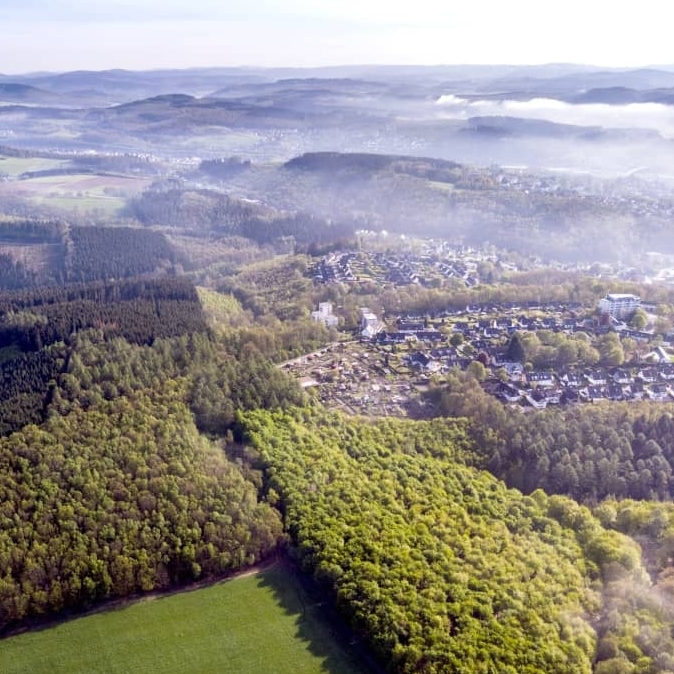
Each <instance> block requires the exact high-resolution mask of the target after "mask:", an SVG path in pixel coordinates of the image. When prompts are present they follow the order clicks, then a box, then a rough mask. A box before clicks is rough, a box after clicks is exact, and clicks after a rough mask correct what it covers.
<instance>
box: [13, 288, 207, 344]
mask: <svg viewBox="0 0 674 674" xmlns="http://www.w3.org/2000/svg"><path fill="white" fill-rule="evenodd" d="M0 317H1V318H0V345H1V346H10V345H12V344H18V345H19V346H20V348H21V349H23V350H26V351H28V350H38V349H40V348H42V346H43V345H48V344H51V343H53V342H57V341H64V340H66V339H67V338H68V337H69V336H70V335H71V334H72V333H73V332H76V331H78V330H84V329H86V328H98V329H100V330H103V331H104V332H105V333H107V334H111V335H121V336H123V337H125V338H126V339H128V340H129V341H132V342H135V343H150V342H152V341H153V340H155V339H157V338H159V337H168V336H171V335H179V334H184V333H187V332H195V331H203V330H206V323H205V320H204V316H203V312H202V310H201V305H200V303H199V297H198V295H197V292H196V289H195V288H194V286H193V285H192V283H191V282H190V281H189V280H188V279H186V278H181V277H164V278H160V279H133V280H124V281H118V282H114V283H101V282H99V283H91V284H83V285H70V286H50V287H41V288H39V289H37V290H35V291H32V292H30V291H21V292H16V293H2V294H0Z"/></svg>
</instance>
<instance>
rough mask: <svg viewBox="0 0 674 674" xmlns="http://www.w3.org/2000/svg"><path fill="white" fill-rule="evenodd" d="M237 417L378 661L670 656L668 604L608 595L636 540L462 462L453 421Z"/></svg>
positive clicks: (596, 663) (534, 663)
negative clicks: (509, 487)
mask: <svg viewBox="0 0 674 674" xmlns="http://www.w3.org/2000/svg"><path fill="white" fill-rule="evenodd" d="M237 431H238V434H239V436H240V437H241V438H242V439H243V440H244V441H246V442H247V443H248V445H249V449H248V452H249V453H248V457H249V460H250V461H252V462H253V465H259V466H261V467H263V468H264V470H265V475H266V489H267V492H266V498H267V500H268V501H270V502H276V501H278V502H279V504H280V506H281V508H282V510H283V513H284V518H285V524H286V527H287V530H288V532H289V534H290V536H291V539H292V541H293V543H294V545H295V550H296V554H297V557H298V560H299V562H300V564H301V566H302V568H303V569H304V570H305V571H307V572H309V573H312V574H313V575H314V577H315V578H316V579H317V580H318V581H319V582H321V583H322V584H323V585H324V587H325V588H326V589H327V590H328V591H329V592H330V593H331V595H332V596H333V597H334V600H335V602H336V604H337V606H338V608H339V609H340V611H341V612H342V613H343V615H344V616H345V617H346V618H347V619H348V620H349V621H350V623H351V625H352V626H353V628H354V629H356V630H357V631H358V632H359V633H360V634H361V635H362V636H363V637H364V638H365V639H366V640H367V642H368V643H369V644H370V646H371V647H372V649H373V651H374V652H375V654H376V655H377V657H378V658H379V659H380V661H381V663H382V664H383V665H384V666H385V667H386V668H387V670H388V671H391V672H410V673H411V672H434V673H438V674H439V673H440V672H442V673H443V674H447V673H452V672H455V673H457V674H458V673H459V672H460V673H461V674H468V673H470V672H491V671H494V672H504V673H508V674H516V673H519V672H525V671H526V672H529V673H530V674H536V673H540V674H543V673H545V674H551V673H554V672H559V673H560V674H568V673H569V672H574V673H588V674H589V672H591V671H595V672H602V673H604V674H606V673H608V672H618V671H653V672H656V671H665V667H664V666H663V665H666V664H667V662H671V661H672V655H673V654H674V642H673V641H672V637H671V634H670V630H669V625H670V622H669V621H670V619H671V617H672V616H671V614H670V612H669V610H663V609H662V607H660V606H656V605H654V604H649V605H648V606H646V602H644V601H635V602H634V604H632V605H630V604H629V602H628V601H623V599H621V598H624V597H625V596H627V595H626V594H625V589H626V587H631V588H632V590H631V594H630V595H629V596H630V598H631V599H630V600H635V598H636V595H637V594H638V593H639V592H641V591H643V590H645V589H646V588H647V587H648V586H649V584H650V582H649V579H648V577H647V575H646V574H645V572H644V569H643V567H642V566H641V563H640V557H639V548H638V546H637V545H636V544H635V543H634V542H633V541H631V540H629V539H628V538H626V537H623V536H621V535H618V534H616V533H615V532H611V531H608V530H606V529H604V528H603V527H602V526H601V524H600V523H599V521H598V520H597V519H595V518H594V517H593V516H592V515H591V513H590V511H589V510H588V509H587V508H584V507H581V506H579V505H578V504H576V503H574V502H573V501H571V500H570V499H568V498H566V497H562V496H552V497H548V496H546V495H545V494H544V493H543V492H542V491H537V492H535V493H534V494H532V496H530V497H529V496H523V495H522V494H521V493H520V492H518V491H515V490H508V489H506V488H505V487H504V485H503V484H502V483H501V482H498V481H497V480H496V479H494V478H493V477H492V476H490V475H488V474H487V473H485V472H479V471H477V470H475V469H472V468H469V467H466V466H465V465H463V462H464V460H466V459H469V457H470V455H471V452H472V451H473V450H472V443H471V442H470V441H469V439H468V436H467V435H466V433H465V426H464V424H463V422H461V421H439V420H436V421H433V422H406V421H400V420H398V421H396V420H385V421H384V420H382V421H378V422H372V421H365V420H358V419H353V418H351V419H348V420H345V418H344V417H341V416H339V415H334V414H327V413H323V412H319V411H317V410H314V411H309V410H298V411H296V412H293V413H290V414H288V413H273V414H272V413H269V412H262V411H256V412H253V413H249V414H244V415H241V416H240V417H239V426H238V427H237ZM590 588H591V589H590ZM616 611H620V613H619V614H617V615H616V614H615V612H616ZM661 611H662V612H661ZM636 663H638V666H639V668H640V669H634V667H635V665H636ZM621 667H622V669H620V668H621ZM641 668H643V669H641Z"/></svg>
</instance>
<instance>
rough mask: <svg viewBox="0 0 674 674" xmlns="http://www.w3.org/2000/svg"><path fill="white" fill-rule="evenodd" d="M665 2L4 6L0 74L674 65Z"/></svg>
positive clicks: (360, 0) (18, 1)
mask: <svg viewBox="0 0 674 674" xmlns="http://www.w3.org/2000/svg"><path fill="white" fill-rule="evenodd" d="M669 18H670V17H669V11H668V3H666V2H664V1H663V0H639V2H634V0H631V1H630V0H625V1H624V2H621V1H619V0H618V1H616V0H564V1H563V2H562V1H561V0H557V1H556V2H545V1H544V0H483V1H482V2H480V0H470V1H469V0H464V1H463V2H461V1H457V2H452V1H451V0H403V1H398V0H0V26H1V27H2V38H1V39H0V73H22V72H29V71H36V70H50V71H63V70H76V69H86V70H101V69H106V68H127V69H134V70H141V69H149V68H166V67H171V68H173V67H177V68H186V67H194V66H238V65H257V66H318V65H338V64H355V63H395V64H440V63H442V64H453V63H508V64H519V63H523V64H534V63H549V62H574V63H591V64H596V65H604V66H641V65H652V64H665V63H670V64H671V63H673V62H674V50H673V49H672V48H671V44H672V43H671V38H670V34H669V33H670V22H669Z"/></svg>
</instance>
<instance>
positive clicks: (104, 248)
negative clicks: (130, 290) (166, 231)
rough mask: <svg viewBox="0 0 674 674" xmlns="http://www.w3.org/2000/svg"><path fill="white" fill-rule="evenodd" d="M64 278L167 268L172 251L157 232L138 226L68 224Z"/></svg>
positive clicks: (82, 279) (127, 274) (86, 278)
mask: <svg viewBox="0 0 674 674" xmlns="http://www.w3.org/2000/svg"><path fill="white" fill-rule="evenodd" d="M69 239H70V246H69V250H70V251H71V252H70V254H69V255H68V256H67V258H66V269H67V274H68V278H69V279H70V280H71V281H73V282H87V281H95V280H99V279H120V278H129V277H132V276H141V275H143V274H151V273H152V272H156V271H157V270H158V269H160V268H164V269H166V268H170V266H171V265H172V264H173V263H174V262H175V255H174V252H173V249H172V247H171V245H170V244H169V243H168V241H167V240H166V237H165V236H164V235H163V234H161V233H160V232H154V231H152V230H148V229H141V228H138V227H95V226H88V227H70V230H69Z"/></svg>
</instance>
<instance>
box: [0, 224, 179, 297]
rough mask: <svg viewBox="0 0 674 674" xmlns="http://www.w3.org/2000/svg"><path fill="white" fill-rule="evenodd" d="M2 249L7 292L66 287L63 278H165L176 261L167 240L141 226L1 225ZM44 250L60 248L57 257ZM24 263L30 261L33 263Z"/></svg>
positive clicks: (0, 277)
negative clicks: (46, 248) (159, 275)
mask: <svg viewBox="0 0 674 674" xmlns="http://www.w3.org/2000/svg"><path fill="white" fill-rule="evenodd" d="M2 244H4V245H5V246H6V247H5V248H4V249H2V251H1V252H0V289H3V290H15V289H19V288H26V287H35V286H37V285H38V284H54V283H62V282H63V281H64V279H65V281H66V282H80V283H82V282H88V281H93V280H98V279H104V280H108V279H120V278H130V277H134V276H139V275H148V274H156V273H159V272H162V273H166V272H167V271H171V270H172V269H173V266H174V264H175V262H176V254H175V252H174V250H173V248H172V246H171V245H170V244H169V243H168V241H167V240H166V237H165V236H164V235H163V234H161V233H159V232H154V231H151V230H149V229H146V228H143V227H98V226H94V225H87V226H75V225H66V224H65V223H63V222H60V221H43V220H28V219H26V220H19V221H0V245H2ZM18 246H21V248H20V249H19V248H17V247H18ZM31 246H32V248H31ZM40 246H43V247H49V250H50V251H53V250H54V246H58V252H57V253H56V254H54V253H51V254H46V252H45V251H44V250H40ZM50 246H51V247H50ZM19 250H20V253H18V251H19ZM17 253H18V254H19V255H20V256H21V257H20V258H17ZM24 258H30V259H31V260H32V263H31V264H29V263H27V262H26V260H25V259H24Z"/></svg>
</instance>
